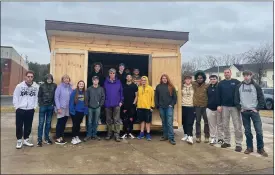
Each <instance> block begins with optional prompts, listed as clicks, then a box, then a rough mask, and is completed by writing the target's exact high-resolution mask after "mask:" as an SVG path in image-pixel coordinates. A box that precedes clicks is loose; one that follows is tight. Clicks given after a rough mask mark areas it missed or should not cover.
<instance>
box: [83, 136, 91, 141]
mask: <svg viewBox="0 0 275 175" xmlns="http://www.w3.org/2000/svg"><path fill="white" fill-rule="evenodd" d="M91 139H92V138H91V137H88V136H87V137H85V138H84V139H83V140H84V142H87V141H89V140H91Z"/></svg>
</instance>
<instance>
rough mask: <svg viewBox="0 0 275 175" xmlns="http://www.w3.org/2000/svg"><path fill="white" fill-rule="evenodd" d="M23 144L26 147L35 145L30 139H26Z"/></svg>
mask: <svg viewBox="0 0 275 175" xmlns="http://www.w3.org/2000/svg"><path fill="white" fill-rule="evenodd" d="M23 144H24V145H26V146H29V147H32V146H33V144H32V143H31V142H30V140H29V139H25V140H24V143H23Z"/></svg>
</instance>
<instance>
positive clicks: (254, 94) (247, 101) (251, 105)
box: [234, 71, 268, 157]
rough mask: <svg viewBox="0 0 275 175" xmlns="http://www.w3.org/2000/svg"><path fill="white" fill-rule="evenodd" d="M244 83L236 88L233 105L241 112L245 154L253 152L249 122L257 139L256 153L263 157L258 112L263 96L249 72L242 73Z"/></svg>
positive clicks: (261, 132) (261, 130)
mask: <svg viewBox="0 0 275 175" xmlns="http://www.w3.org/2000/svg"><path fill="white" fill-rule="evenodd" d="M243 76H244V81H243V82H242V83H241V84H239V85H238V86H237V89H236V91H235V102H234V103H235V105H236V106H237V108H238V109H239V110H240V111H241V115H242V120H243V126H244V129H245V136H246V145H247V149H246V150H245V152H244V153H245V154H250V153H251V152H253V135H252V132H251V120H252V122H253V124H254V128H255V131H256V139H257V152H258V153H259V154H261V155H262V156H264V157H267V156H268V155H267V153H266V152H265V150H264V142H263V129H262V121H261V117H260V114H259V110H260V109H263V108H264V106H265V101H264V95H263V91H262V89H261V87H260V86H259V85H258V84H257V83H256V82H255V81H254V80H253V79H252V72H251V71H244V72H243Z"/></svg>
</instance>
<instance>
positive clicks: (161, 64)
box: [151, 55, 181, 126]
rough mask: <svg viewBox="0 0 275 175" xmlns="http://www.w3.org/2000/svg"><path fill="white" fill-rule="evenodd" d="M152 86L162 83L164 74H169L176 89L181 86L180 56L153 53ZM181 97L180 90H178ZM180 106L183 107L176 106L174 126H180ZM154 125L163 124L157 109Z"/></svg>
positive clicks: (153, 120)
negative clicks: (161, 79)
mask: <svg viewBox="0 0 275 175" xmlns="http://www.w3.org/2000/svg"><path fill="white" fill-rule="evenodd" d="M151 66H152V87H153V88H154V89H155V88H156V86H157V85H158V84H159V83H160V78H161V75H162V74H164V73H165V74H167V75H168V76H169V77H170V79H171V81H172V83H173V84H174V86H175V88H176V90H177V91H178V88H179V87H180V86H181V74H180V72H181V70H180V69H181V66H180V63H179V60H178V56H176V55H171V56H154V55H152V65H151ZM177 94H178V98H179V91H178V92H177ZM179 108H181V104H178V101H177V104H176V105H175V107H174V123H173V125H174V126H179V123H178V121H179V117H181V115H179ZM152 124H153V125H158V126H159V125H162V122H161V119H160V116H159V111H157V110H156V111H155V112H154V115H153V119H152Z"/></svg>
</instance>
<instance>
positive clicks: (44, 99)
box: [37, 74, 57, 147]
mask: <svg viewBox="0 0 275 175" xmlns="http://www.w3.org/2000/svg"><path fill="white" fill-rule="evenodd" d="M56 87H57V85H56V84H55V83H54V82H53V76H52V75H51V74H47V75H46V76H45V79H44V84H42V85H40V87H39V91H38V103H39V107H40V108H39V124H38V142H37V146H39V147H41V146H42V135H43V130H44V122H45V119H46V124H45V130H44V139H45V142H46V143H47V144H52V141H51V139H50V137H49V132H50V128H51V121H52V115H53V110H54V106H55V103H54V93H55V89H56Z"/></svg>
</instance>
